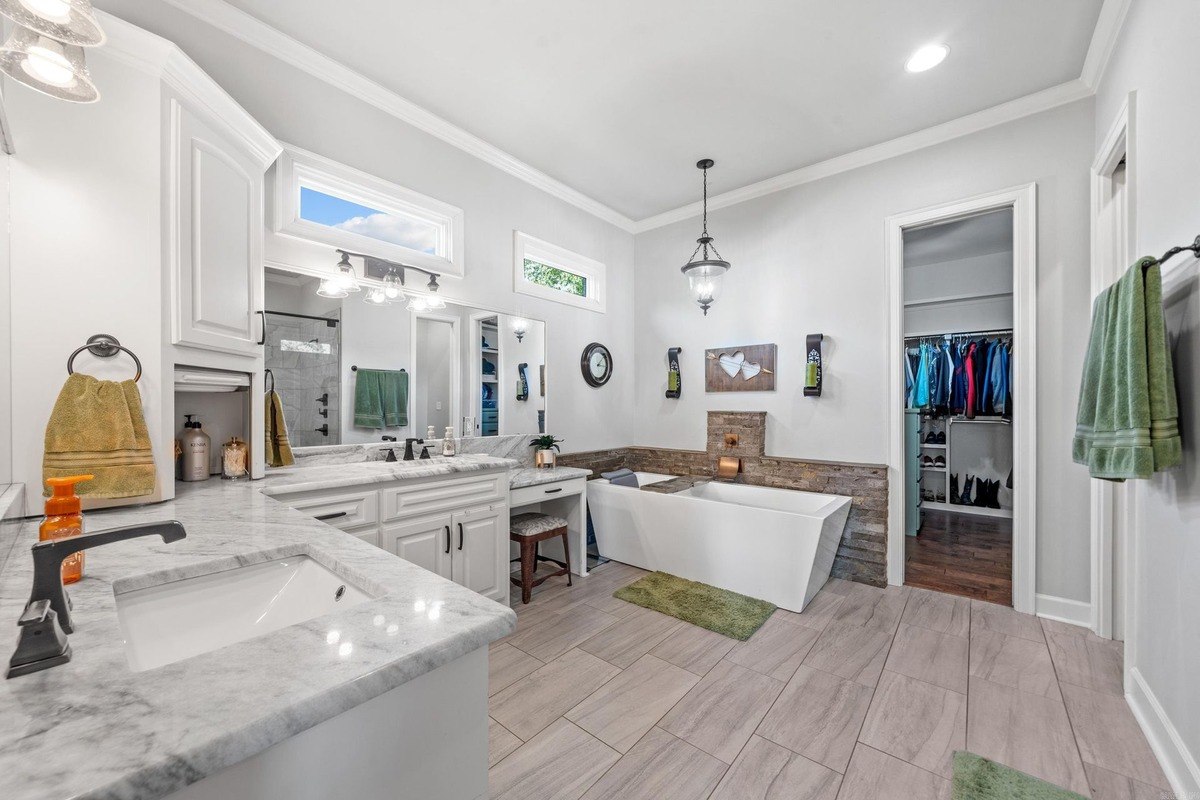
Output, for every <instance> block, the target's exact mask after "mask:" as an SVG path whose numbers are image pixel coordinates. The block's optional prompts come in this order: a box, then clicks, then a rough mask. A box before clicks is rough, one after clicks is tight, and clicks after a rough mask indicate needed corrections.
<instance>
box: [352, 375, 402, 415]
mask: <svg viewBox="0 0 1200 800" xmlns="http://www.w3.org/2000/svg"><path fill="white" fill-rule="evenodd" d="M405 425H408V373H407V372H405V371H404V370H390V369H360V370H358V372H357V377H356V378H355V380H354V426H355V427H356V428H376V429H381V428H397V427H399V428H403V427H404V426H405Z"/></svg>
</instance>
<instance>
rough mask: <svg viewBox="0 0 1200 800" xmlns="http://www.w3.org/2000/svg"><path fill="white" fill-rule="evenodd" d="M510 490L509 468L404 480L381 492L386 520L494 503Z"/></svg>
mask: <svg viewBox="0 0 1200 800" xmlns="http://www.w3.org/2000/svg"><path fill="white" fill-rule="evenodd" d="M507 492H508V471H507V470H504V471H500V472H489V473H485V474H468V475H465V476H463V477H461V478H453V479H450V480H447V479H445V478H435V479H433V480H431V481H430V482H428V483H401V484H400V485H398V486H392V487H389V488H386V489H384V490H383V491H382V492H381V493H380V494H381V495H382V498H381V499H382V503H383V521H384V522H390V521H391V520H395V519H400V518H401V517H419V516H424V515H427V514H435V513H437V512H439V511H456V510H458V509H461V508H465V507H467V506H474V505H484V504H488V503H494V502H496V501H497V500H503V499H504V498H505V495H506V494H507Z"/></svg>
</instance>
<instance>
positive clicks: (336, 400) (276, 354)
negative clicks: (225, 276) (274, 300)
mask: <svg viewBox="0 0 1200 800" xmlns="http://www.w3.org/2000/svg"><path fill="white" fill-rule="evenodd" d="M340 315H341V312H340V311H333V312H331V313H330V314H329V316H328V317H308V316H304V315H300V314H285V313H282V312H276V311H268V312H267V314H266V330H267V344H266V367H267V369H269V370H270V371H271V375H272V376H274V379H275V391H277V392H279V397H280V399H281V400H282V401H283V416H284V419H285V420H286V421H287V430H288V440H289V442H290V443H291V445H292V447H310V446H313V445H327V444H340V443H341V441H342V437H341V429H342V425H341V402H340V397H341V391H340V388H341V385H340V375H341V367H340V363H341V350H342V348H341V321H340V319H339V317H340ZM270 385H271V381H270V379H268V380H267V387H268V388H270Z"/></svg>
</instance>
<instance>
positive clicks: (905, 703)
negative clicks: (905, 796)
mask: <svg viewBox="0 0 1200 800" xmlns="http://www.w3.org/2000/svg"><path fill="white" fill-rule="evenodd" d="M858 738H859V741H861V742H862V743H863V744H866V745H869V746H871V747H873V748H875V749H876V750H879V751H882V752H884V753H887V754H888V755H891V756H895V757H896V758H899V759H901V760H903V761H907V762H908V763H910V764H913V765H915V766H918V767H920V768H921V769H924V770H928V771H929V772H933V773H936V774H939V775H941V776H942V777H943V778H946V779H947V780H949V779H950V778H952V777H953V776H954V773H953V762H954V751H955V750H962V749H963V748H964V747H966V743H967V696H966V695H965V694H959V693H958V692H953V691H950V690H949V689H944V688H942V687H940V686H934V685H933V684H931V683H925V682H924V681H920V680H917V679H915V678H910V677H907V676H904V675H899V674H897V673H894V672H889V671H887V670H884V673H883V676H882V677H881V678H880V679H879V687H878V688H877V689H876V690H875V697H874V698H873V699H872V701H871V709H870V711H868V712H867V719H866V721H865V722H864V723H863V728H862V733H861V734H860V735H859V737H858Z"/></svg>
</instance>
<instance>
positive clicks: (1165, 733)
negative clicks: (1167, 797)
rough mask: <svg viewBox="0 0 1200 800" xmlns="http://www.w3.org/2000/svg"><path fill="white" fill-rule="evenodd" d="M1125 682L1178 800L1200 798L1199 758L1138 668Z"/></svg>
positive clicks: (1127, 695) (1136, 715) (1133, 707)
mask: <svg viewBox="0 0 1200 800" xmlns="http://www.w3.org/2000/svg"><path fill="white" fill-rule="evenodd" d="M1125 683H1126V686H1125V699H1126V700H1127V701H1128V702H1129V707H1130V709H1131V710H1132V711H1133V716H1134V718H1135V719H1136V720H1137V721H1138V725H1140V726H1141V727H1142V733H1144V734H1146V740H1147V741H1148V742H1149V743H1150V749H1151V750H1153V751H1154V755H1155V756H1156V757H1157V758H1158V763H1159V764H1161V765H1162V768H1163V772H1164V773H1165V774H1166V776H1167V781H1168V782H1169V783H1170V784H1171V790H1172V791H1174V792H1175V795H1176V796H1177V797H1200V766H1197V764H1196V756H1195V755H1194V754H1192V753H1190V752H1188V749H1187V745H1186V744H1184V741H1183V738H1182V737H1181V736H1180V735H1179V731H1178V730H1176V729H1175V725H1174V724H1173V723H1172V722H1171V719H1170V717H1168V716H1167V712H1166V710H1165V709H1163V707H1162V704H1161V703H1159V702H1158V698H1157V697H1155V696H1154V692H1152V691H1151V690H1150V687H1149V685H1147V683H1146V679H1145V678H1144V677H1142V673H1141V672H1140V671H1139V670H1138V668H1137V667H1131V668H1130V669H1129V672H1128V676H1127V678H1126V681H1125Z"/></svg>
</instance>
